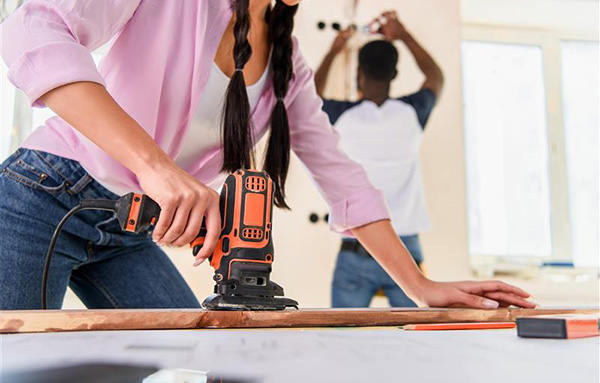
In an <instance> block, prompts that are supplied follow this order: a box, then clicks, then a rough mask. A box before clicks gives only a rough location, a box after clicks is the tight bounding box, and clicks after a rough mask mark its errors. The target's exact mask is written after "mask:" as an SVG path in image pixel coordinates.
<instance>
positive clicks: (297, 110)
mask: <svg viewBox="0 0 600 383" xmlns="http://www.w3.org/2000/svg"><path fill="white" fill-rule="evenodd" d="M294 43H295V57H294V76H295V78H294V80H293V81H294V82H295V84H294V86H293V89H294V94H292V95H291V96H292V97H293V98H292V101H291V104H290V105H289V106H288V108H287V110H288V115H289V120H290V140H291V146H292V149H293V151H294V153H295V154H296V155H297V156H298V158H300V160H301V161H302V162H303V163H304V165H305V166H306V167H307V168H308V170H309V171H310V173H311V175H312V178H313V179H314V180H315V182H316V184H317V187H318V188H319V191H320V192H321V194H322V195H323V196H324V197H325V200H326V201H327V203H328V204H329V206H330V207H331V213H330V215H329V225H330V227H331V229H332V230H334V231H336V232H340V233H343V234H345V235H350V232H349V231H348V230H349V229H352V228H355V227H359V226H362V225H365V224H368V223H372V222H375V221H380V220H384V219H389V217H390V216H389V213H388V209H387V205H386V202H385V197H384V195H383V193H382V192H381V191H379V190H377V189H375V188H374V187H373V186H372V185H371V183H370V181H369V179H368V177H367V174H366V173H365V171H364V169H363V168H362V166H360V165H359V164H358V163H356V162H354V161H352V160H351V159H350V158H348V156H347V155H346V154H345V153H344V152H343V151H342V150H341V149H340V147H339V146H338V141H339V138H338V134H337V133H336V132H335V130H334V129H333V127H332V126H331V124H330V123H329V119H328V118H327V115H326V114H325V112H323V111H322V109H321V106H322V104H323V102H322V100H321V98H320V97H319V96H318V95H317V91H316V89H315V84H314V78H313V72H312V70H311V69H310V68H309V67H308V65H307V64H306V62H305V60H304V58H303V57H302V56H301V54H300V53H299V50H298V47H297V42H294Z"/></svg>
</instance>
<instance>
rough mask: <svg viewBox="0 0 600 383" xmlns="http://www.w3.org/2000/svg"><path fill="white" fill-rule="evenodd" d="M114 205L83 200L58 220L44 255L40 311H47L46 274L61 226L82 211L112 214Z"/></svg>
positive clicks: (99, 200)
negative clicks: (101, 211) (100, 211)
mask: <svg viewBox="0 0 600 383" xmlns="http://www.w3.org/2000/svg"><path fill="white" fill-rule="evenodd" d="M116 203H117V201H113V200H103V199H98V200H83V201H81V202H80V203H79V204H78V205H77V206H75V207H74V208H72V209H71V210H69V212H68V213H67V214H65V216H64V217H63V218H62V219H61V220H60V222H59V223H58V226H56V229H55V230H54V234H52V240H51V241H50V246H49V247H48V253H46V261H45V262H44V271H43V273H42V310H46V309H47V295H48V272H49V270H50V262H51V261H52V255H53V254H54V247H55V246H56V242H57V241H58V236H59V235H60V232H61V230H62V228H63V226H64V225H65V224H66V223H67V221H68V220H69V218H71V217H72V216H73V215H75V214H76V213H78V212H80V211H83V210H106V211H112V212H114V211H115V210H116Z"/></svg>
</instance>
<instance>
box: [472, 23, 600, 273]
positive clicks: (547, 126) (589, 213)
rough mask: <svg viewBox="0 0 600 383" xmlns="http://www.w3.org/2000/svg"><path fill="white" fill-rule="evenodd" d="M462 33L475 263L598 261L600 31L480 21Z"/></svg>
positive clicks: (595, 263) (589, 264) (579, 263)
mask: <svg viewBox="0 0 600 383" xmlns="http://www.w3.org/2000/svg"><path fill="white" fill-rule="evenodd" d="M464 38H465V40H463V43H462V65H463V78H462V81H463V96H464V103H465V105H464V106H465V109H464V116H465V156H466V158H465V166H466V187H467V206H468V234H469V243H468V245H469V252H470V254H471V256H472V257H474V258H472V259H473V261H474V263H473V266H475V267H479V265H482V264H486V262H487V261H488V260H490V259H492V258H494V257H495V258H498V257H500V259H498V261H494V264H496V265H500V266H498V267H500V268H502V267H504V266H502V265H506V267H507V269H506V270H512V268H513V267H515V266H516V265H517V264H529V263H530V262H534V263H541V262H548V261H549V262H569V263H573V264H574V265H575V266H580V267H595V268H598V264H599V261H600V259H599V258H600V254H599V243H600V238H599V237H600V226H599V217H598V216H599V214H598V213H599V210H600V206H599V205H600V196H599V190H598V189H599V184H600V180H599V172H600V169H599V161H600V159H599V154H598V152H599V146H600V145H599V144H600V142H599V134H598V131H599V128H600V126H599V125H600V118H599V106H598V105H599V103H600V100H599V89H600V84H599V82H600V81H599V74H598V67H599V65H600V63H599V57H598V56H599V44H598V40H597V37H595V36H593V35H585V34H583V33H579V34H577V33H575V32H573V33H570V32H565V31H533V30H527V29H523V30H520V29H515V28H507V29H503V28H486V27H475V26H473V27H468V28H465V30H464ZM481 256H482V257H481ZM490 257H492V258H490ZM481 261H483V263H481ZM523 261H525V262H524V263H523ZM511 263H512V266H510V265H509V264H511ZM487 264H489V263H487ZM515 270H516V269H515Z"/></svg>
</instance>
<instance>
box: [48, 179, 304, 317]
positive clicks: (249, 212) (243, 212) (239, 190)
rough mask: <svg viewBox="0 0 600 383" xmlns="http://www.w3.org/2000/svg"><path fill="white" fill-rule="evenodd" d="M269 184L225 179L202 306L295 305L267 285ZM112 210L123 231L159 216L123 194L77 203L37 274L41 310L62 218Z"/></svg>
mask: <svg viewBox="0 0 600 383" xmlns="http://www.w3.org/2000/svg"><path fill="white" fill-rule="evenodd" d="M274 188H275V185H274V184H273V181H272V180H271V178H270V177H269V176H268V175H267V173H265V172H259V171H256V170H247V169H240V170H237V171H235V172H234V173H232V174H230V175H229V176H228V177H227V179H226V180H225V184H224V185H223V188H222V190H221V195H220V200H219V210H220V212H221V234H220V236H219V241H218V243H217V246H216V248H215V250H214V251H213V253H212V254H211V256H210V257H209V261H210V265H211V266H212V267H213V268H214V269H215V274H214V277H213V279H214V280H215V282H216V285H215V288H214V294H212V295H210V296H209V297H208V298H206V299H205V300H204V302H203V303H202V306H203V307H205V308H207V309H210V310H284V309H285V308H287V307H295V308H298V302H296V301H295V300H292V299H289V298H285V297H283V295H284V293H283V288H282V287H281V286H279V285H278V284H277V283H275V282H273V281H271V279H270V275H271V271H272V264H273V261H274V259H275V255H274V251H273V241H272V234H271V233H272V229H273V227H272V222H271V221H272V217H273V194H274V191H275V189H274ZM82 210H106V211H112V212H114V214H115V215H116V217H117V220H118V222H119V224H120V226H121V229H122V230H124V231H129V232H134V233H141V232H145V231H149V230H151V229H152V228H153V226H154V224H155V223H156V221H157V220H158V218H159V215H160V207H159V206H158V204H157V203H156V202H155V201H153V200H152V199H151V198H150V197H148V196H146V195H143V194H136V193H129V194H126V195H124V196H123V197H121V198H119V199H118V200H82V201H81V202H80V204H79V205H77V206H75V207H74V208H73V209H71V210H70V211H69V212H68V213H67V214H66V215H65V216H64V217H63V219H62V220H61V221H60V223H59V224H58V226H57V227H56V230H55V232H54V235H53V236H52V240H51V242H50V247H49V248H48V253H47V255H46V262H45V264H44V273H43V275H42V309H46V307H47V305H46V297H47V285H48V271H49V269H50V262H51V259H52V254H53V252H54V247H55V245H56V241H57V239H58V236H59V234H60V231H61V230H62V227H63V226H64V224H65V223H66V222H67V220H68V219H69V218H70V217H71V216H73V215H74V214H75V213H77V212H78V211H82ZM205 237H206V227H205V226H204V224H203V225H202V228H201V229H200V232H199V233H198V236H197V238H196V239H194V241H192V243H191V244H190V247H191V248H192V249H193V251H192V252H193V254H194V255H196V254H198V252H199V251H200V249H201V248H202V246H203V245H204V240H205Z"/></svg>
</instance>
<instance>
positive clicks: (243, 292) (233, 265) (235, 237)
mask: <svg viewBox="0 0 600 383" xmlns="http://www.w3.org/2000/svg"><path fill="white" fill-rule="evenodd" d="M274 187H275V185H274V184H273V181H272V180H271V178H270V177H269V176H268V175H267V174H266V173H265V172H259V171H255V170H245V169H240V170H237V171H236V172H234V173H233V174H231V175H229V177H227V179H226V180H225V184H224V185H223V189H222V190H221V198H220V202H219V208H220V211H221V234H220V237H219V242H218V244H217V247H216V248H215V250H214V252H213V253H212V255H211V256H210V257H209V260H210V265H211V266H212V267H213V268H214V269H215V274H214V277H213V279H214V280H215V282H216V285H215V289H214V294H212V295H210V296H209V297H208V298H206V300H205V301H204V302H203V303H202V305H203V306H204V307H205V308H208V309H212V310H283V309H285V308H286V307H297V306H298V302H296V301H294V300H292V299H289V298H284V297H283V288H282V287H281V286H279V285H278V284H276V283H275V282H273V281H271V279H270V274H271V270H272V264H273V260H274V259H275V256H274V252H273V241H272V235H271V230H272V225H271V219H272V216H273V193H274ZM205 235H206V229H205V228H202V229H201V230H200V233H199V234H198V238H196V239H195V240H194V241H193V242H192V243H191V244H190V246H191V247H192V249H193V253H194V255H195V254H197V253H198V251H199V250H200V249H201V248H202V246H203V244H204V239H205Z"/></svg>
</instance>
